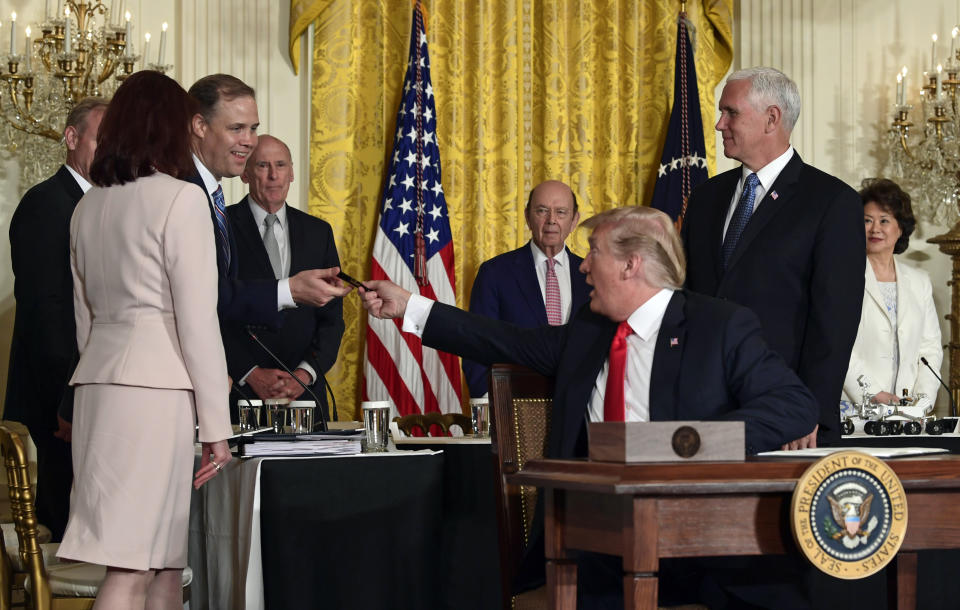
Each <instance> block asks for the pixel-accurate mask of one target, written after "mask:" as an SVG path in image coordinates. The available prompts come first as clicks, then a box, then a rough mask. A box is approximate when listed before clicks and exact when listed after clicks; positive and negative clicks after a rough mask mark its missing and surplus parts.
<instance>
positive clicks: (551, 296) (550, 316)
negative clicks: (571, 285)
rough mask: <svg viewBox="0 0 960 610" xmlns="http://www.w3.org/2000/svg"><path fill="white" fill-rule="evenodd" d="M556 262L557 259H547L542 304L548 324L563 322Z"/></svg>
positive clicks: (556, 324) (558, 324) (555, 324)
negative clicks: (545, 310)
mask: <svg viewBox="0 0 960 610" xmlns="http://www.w3.org/2000/svg"><path fill="white" fill-rule="evenodd" d="M556 264H557V261H555V260H553V259H552V258H548V259H547V282H546V283H547V286H546V290H545V293H546V294H545V296H546V298H545V299H544V304H545V305H546V307H547V323H548V324H549V325H550V326H560V325H561V324H563V312H562V311H561V306H560V282H559V281H557V271H556V269H554V266H555V265H556Z"/></svg>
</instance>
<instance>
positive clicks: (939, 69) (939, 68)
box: [937, 64, 943, 98]
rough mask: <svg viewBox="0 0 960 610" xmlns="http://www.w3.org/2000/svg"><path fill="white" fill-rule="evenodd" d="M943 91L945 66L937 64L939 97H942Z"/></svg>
mask: <svg viewBox="0 0 960 610" xmlns="http://www.w3.org/2000/svg"><path fill="white" fill-rule="evenodd" d="M942 91H943V66H941V65H940V64H937V97H938V98H939V97H940V93H941V92H942Z"/></svg>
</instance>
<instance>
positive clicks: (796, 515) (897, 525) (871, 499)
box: [790, 451, 907, 580]
mask: <svg viewBox="0 0 960 610" xmlns="http://www.w3.org/2000/svg"><path fill="white" fill-rule="evenodd" d="M790 527H791V529H792V530H793V537H794V539H795V540H796V541H797V546H798V547H800V551H801V552H802V553H803V554H804V556H805V557H806V558H807V559H808V560H809V561H810V563H812V564H813V565H815V566H816V567H817V568H818V569H820V570H821V571H823V572H825V573H827V574H830V575H831V576H835V577H837V578H844V579H847V580H853V579H857V578H865V577H867V576H870V575H871V574H875V573H876V572H878V571H880V570H881V569H883V567H884V566H886V565H887V564H888V563H890V560H891V559H893V558H894V556H895V555H896V554H897V551H898V550H899V549H900V545H901V543H902V542H903V537H904V534H905V533H906V531H907V496H906V493H905V492H904V490H903V485H901V483H900V479H899V478H898V477H897V475H896V473H894V472H893V470H892V469H891V468H890V467H889V466H887V464H886V463H885V462H883V461H882V460H879V459H877V458H875V457H873V456H870V455H867V454H866V453H861V452H859V451H840V452H837V453H833V454H831V455H828V456H827V457H825V458H822V459H820V460H818V461H816V462H814V463H813V464H811V466H810V467H809V468H807V470H806V472H804V473H803V476H801V477H800V479H799V480H798V481H797V487H796V489H794V492H793V500H792V501H791V504H790Z"/></svg>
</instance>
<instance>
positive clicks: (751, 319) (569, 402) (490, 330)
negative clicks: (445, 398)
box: [423, 291, 817, 458]
mask: <svg viewBox="0 0 960 610" xmlns="http://www.w3.org/2000/svg"><path fill="white" fill-rule="evenodd" d="M616 328H617V324H616V323H615V322H612V321H610V320H609V319H607V318H605V317H603V316H600V315H598V314H595V313H593V312H591V311H590V310H589V308H588V307H584V308H582V309H581V310H580V311H579V312H577V313H576V315H575V316H574V317H573V318H572V319H571V321H570V323H569V324H566V325H564V326H547V327H540V328H534V329H521V328H519V327H517V326H514V325H511V324H507V323H504V322H498V321H495V320H490V319H489V318H485V317H482V316H477V315H474V314H471V313H467V312H463V311H460V310H457V309H456V308H453V307H450V306H447V305H443V304H441V303H435V304H434V305H433V309H432V310H431V313H430V317H429V318H428V320H427V324H426V326H425V328H424V332H423V343H424V345H429V346H430V347H434V348H436V349H440V350H443V351H447V352H453V353H456V354H459V355H461V356H464V357H467V358H471V359H473V360H476V361H477V362H483V363H486V364H492V363H494V362H513V363H516V364H522V365H525V366H528V367H530V368H532V369H534V370H536V371H538V372H539V373H541V374H543V375H547V376H550V377H553V378H555V379H556V385H555V388H554V399H553V417H552V424H551V430H550V441H549V445H548V448H549V451H548V455H549V457H555V458H569V457H575V456H583V455H586V442H585V440H586V438H585V437H586V435H585V428H586V426H585V424H586V420H587V417H586V414H587V407H588V403H589V400H590V394H591V391H592V389H593V386H594V384H595V382H596V379H597V375H598V374H599V372H600V369H601V368H602V366H603V363H604V360H605V359H606V357H607V354H608V353H609V351H610V343H611V341H612V340H613V336H614V334H615V332H616ZM674 339H676V341H675V343H676V345H671V343H674V341H673V340H674ZM650 418H651V419H652V420H678V419H679V420H682V419H694V420H739V421H744V422H746V450H747V452H748V453H756V452H759V451H766V450H770V449H777V448H779V447H780V446H781V445H782V444H783V443H785V442H787V441H790V440H793V439H795V438H798V437H800V436H803V435H804V434H808V433H809V432H810V431H811V430H812V429H813V427H814V425H815V424H816V420H817V407H816V403H815V402H814V399H813V397H812V396H811V395H810V392H809V390H807V389H806V388H805V387H804V386H803V384H802V383H801V382H800V380H799V379H798V378H797V376H796V375H795V374H794V373H793V371H791V370H790V369H789V368H787V367H786V365H785V364H784V363H783V360H782V359H781V358H780V357H779V356H778V355H777V354H776V353H774V352H773V351H772V350H770V349H769V348H768V347H767V345H766V343H765V342H764V340H763V337H762V335H761V332H760V325H759V324H758V322H757V319H756V316H754V315H753V314H752V313H750V311H749V310H747V309H745V308H743V307H738V306H736V305H734V304H732V303H725V302H722V301H720V300H717V299H711V298H708V297H704V296H702V295H697V294H694V293H690V292H686V291H678V292H676V293H674V295H673V298H672V299H671V300H670V304H669V305H668V306H667V310H666V313H665V315H664V318H663V322H662V325H661V327H660V332H659V334H658V336H657V345H656V348H655V351H654V357H653V368H652V370H651V372H650Z"/></svg>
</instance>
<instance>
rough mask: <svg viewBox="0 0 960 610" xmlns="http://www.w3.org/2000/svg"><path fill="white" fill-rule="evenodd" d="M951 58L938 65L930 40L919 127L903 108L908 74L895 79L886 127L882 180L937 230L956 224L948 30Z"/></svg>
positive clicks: (954, 60) (959, 148) (956, 54)
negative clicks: (886, 152)
mask: <svg viewBox="0 0 960 610" xmlns="http://www.w3.org/2000/svg"><path fill="white" fill-rule="evenodd" d="M951 33H952V38H951V44H950V55H948V56H947V58H946V61H945V62H942V63H941V62H938V60H937V35H936V34H934V35H933V36H932V41H933V42H932V46H931V51H930V70H929V71H927V72H924V73H923V87H922V88H921V90H920V109H919V110H920V112H919V117H918V118H919V121H920V123H919V125H915V124H914V123H913V122H912V121H911V111H912V110H913V109H914V107H913V106H912V105H910V104H907V103H905V100H904V94H905V91H906V89H907V87H906V83H907V68H906V67H904V68H903V69H902V70H901V72H900V73H898V74H897V100H896V104H895V105H894V119H893V123H892V124H891V126H890V140H889V146H888V149H889V151H890V157H889V160H888V166H887V170H888V171H887V175H889V176H890V177H891V178H893V179H895V180H897V181H898V182H899V183H900V185H901V186H902V187H903V188H904V190H906V191H907V192H908V193H910V194H911V196H912V199H913V209H914V212H915V213H916V214H917V215H918V216H919V217H920V218H923V219H924V220H927V221H929V222H932V223H935V224H938V225H947V226H951V225H953V224H954V223H955V222H956V221H957V220H958V219H960V212H958V208H957V202H958V197H960V140H958V136H960V128H958V118H960V114H958V111H960V106H958V99H957V96H958V91H957V87H958V85H960V49H958V45H957V35H958V34H960V28H956V27H955V28H953V31H952V32H951Z"/></svg>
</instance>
